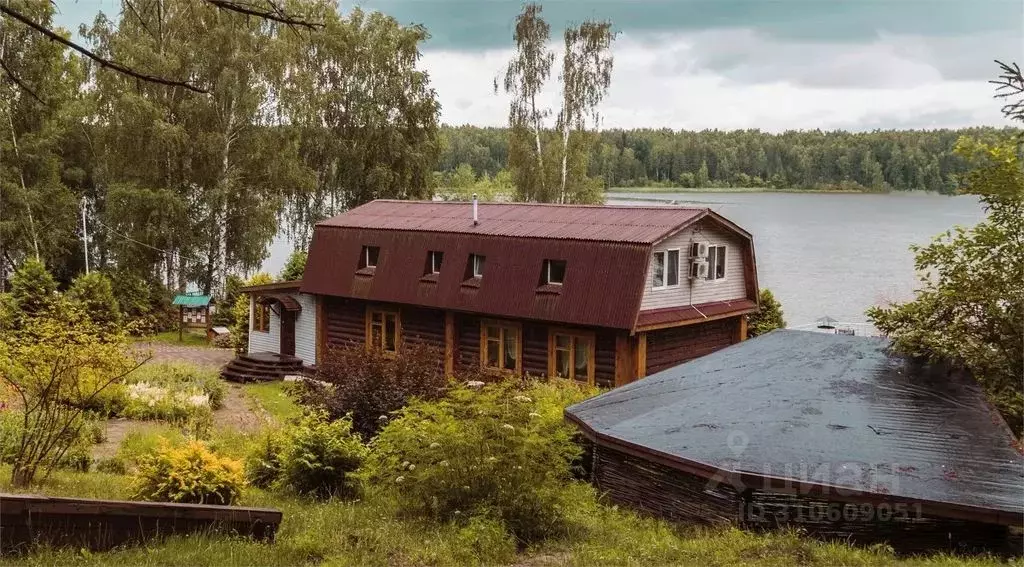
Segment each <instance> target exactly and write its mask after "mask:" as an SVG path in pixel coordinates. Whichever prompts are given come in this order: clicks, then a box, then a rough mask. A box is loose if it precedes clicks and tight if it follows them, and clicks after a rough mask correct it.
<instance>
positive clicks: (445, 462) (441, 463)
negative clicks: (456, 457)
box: [437, 461, 448, 467]
mask: <svg viewBox="0 0 1024 567" xmlns="http://www.w3.org/2000/svg"><path fill="white" fill-rule="evenodd" d="M437 464H439V465H441V466H442V467H447V466H448V461H441V462H440V463H437Z"/></svg>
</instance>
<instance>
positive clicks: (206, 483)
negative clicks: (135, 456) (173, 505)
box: [132, 441, 244, 505]
mask: <svg viewBox="0 0 1024 567" xmlns="http://www.w3.org/2000/svg"><path fill="white" fill-rule="evenodd" d="M243 484H244V478H243V476H242V464H241V463H239V462H238V461H233V460H231V459H227V458H221V457H218V456H217V455H215V454H213V452H212V451H210V450H209V449H208V448H207V447H206V445H204V444H203V443H202V442H201V441H190V442H189V443H187V444H185V445H183V446H180V447H171V446H168V445H166V444H165V445H164V446H162V447H161V448H160V449H158V450H157V452H156V454H155V455H152V456H150V457H147V458H144V459H143V460H142V462H141V463H140V464H139V470H138V472H137V473H136V474H135V477H134V479H133V481H132V487H133V489H134V494H135V498H138V499H141V500H153V501H159V502H185V503H191V504H224V505H227V504H231V503H232V502H234V501H235V500H236V499H237V498H238V496H239V495H240V494H241V492H242V485H243Z"/></svg>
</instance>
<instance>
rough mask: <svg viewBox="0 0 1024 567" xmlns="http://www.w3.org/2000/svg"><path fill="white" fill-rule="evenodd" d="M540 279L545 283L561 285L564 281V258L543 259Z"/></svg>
mask: <svg viewBox="0 0 1024 567" xmlns="http://www.w3.org/2000/svg"><path fill="white" fill-rule="evenodd" d="M542 281H543V282H544V283H545V284H547V285H562V283H564V282H565V260H544V273H543V274H542Z"/></svg>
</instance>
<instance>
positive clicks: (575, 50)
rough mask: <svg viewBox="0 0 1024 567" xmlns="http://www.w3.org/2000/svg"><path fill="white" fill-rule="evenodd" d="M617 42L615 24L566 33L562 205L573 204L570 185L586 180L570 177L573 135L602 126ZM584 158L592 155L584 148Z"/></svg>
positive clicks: (561, 127)
mask: <svg viewBox="0 0 1024 567" xmlns="http://www.w3.org/2000/svg"><path fill="white" fill-rule="evenodd" d="M614 40H615V33H614V32H612V24H611V22H593V21H586V22H583V23H582V24H580V26H579V27H575V28H574V27H569V28H568V29H566V30H565V53H564V56H563V59H562V73H561V75H560V76H559V79H560V80H561V82H562V109H561V111H560V112H559V113H558V121H557V128H558V130H560V131H561V136H562V169H561V185H560V188H559V193H558V202H559V203H566V202H569V201H570V200H572V197H571V194H570V193H569V190H570V187H569V184H570V183H572V182H576V183H580V182H581V181H585V171H586V169H585V168H584V170H583V171H584V174H583V177H584V179H570V177H569V156H570V151H571V148H570V144H569V141H570V140H569V139H570V136H571V135H572V134H573V132H578V135H582V134H584V133H585V132H586V128H587V121H588V119H591V118H592V119H593V121H594V125H595V127H596V126H597V125H598V123H599V115H598V111H597V107H598V105H599V104H600V103H601V101H602V100H603V99H604V97H605V95H606V94H607V93H608V87H609V86H610V85H611V82H612V56H611V45H612V42H613V41H614ZM580 151H582V152H583V153H584V154H586V153H589V152H588V150H587V149H586V148H581V150H580Z"/></svg>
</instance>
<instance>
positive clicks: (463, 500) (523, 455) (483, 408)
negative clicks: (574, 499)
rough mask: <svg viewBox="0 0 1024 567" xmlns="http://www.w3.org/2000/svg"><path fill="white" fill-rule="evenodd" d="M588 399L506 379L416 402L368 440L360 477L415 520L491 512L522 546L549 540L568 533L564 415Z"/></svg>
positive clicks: (569, 449)
mask: <svg viewBox="0 0 1024 567" xmlns="http://www.w3.org/2000/svg"><path fill="white" fill-rule="evenodd" d="M594 393H596V391H591V390H581V389H580V388H579V387H578V386H576V385H574V384H569V383H563V382H557V383H555V382H553V383H540V382H529V383H525V384H523V383H518V382H513V381H505V382H500V383H495V384H489V385H486V386H482V387H479V388H469V387H455V388H453V389H452V390H450V391H449V393H448V395H447V396H446V397H445V398H443V399H441V400H437V401H433V402H428V401H415V402H413V403H412V404H410V405H409V406H408V407H406V408H405V409H403V410H401V411H400V412H399V416H398V418H397V419H395V420H393V421H392V422H390V423H389V424H388V425H387V426H385V427H384V429H383V430H381V432H380V433H379V434H378V436H377V437H376V438H375V439H374V441H373V442H372V444H371V459H370V462H369V463H368V465H367V467H366V468H365V470H364V473H363V474H364V476H365V478H366V479H367V480H369V481H370V482H373V483H376V484H381V485H386V486H389V487H390V489H391V491H392V492H393V493H394V495H395V496H396V498H397V499H398V501H399V503H400V505H401V506H402V508H403V509H404V510H405V511H407V512H409V513H411V514H414V515H420V516H427V517H430V518H433V519H437V520H441V521H449V520H461V519H464V518H469V517H473V516H478V515H490V516H492V517H495V518H496V519H498V520H500V521H501V522H502V523H503V524H504V525H505V526H506V527H507V528H508V530H509V531H511V532H512V534H513V535H514V536H515V537H516V538H518V539H519V540H520V541H522V542H532V541H537V540H540V539H543V538H545V537H549V536H551V535H555V534H557V533H559V532H561V531H562V530H563V529H564V528H565V509H564V507H563V506H564V504H565V490H564V488H565V485H566V483H569V482H572V474H571V468H572V463H573V461H574V459H576V458H577V457H578V456H579V454H580V448H579V447H578V446H577V445H576V444H575V443H574V442H573V435H574V433H575V432H574V429H573V428H572V427H571V426H570V425H568V424H566V423H564V421H563V419H562V411H563V409H564V408H565V406H566V405H569V404H571V403H573V402H576V401H579V400H581V399H584V398H586V397H588V396H589V395H592V394H594Z"/></svg>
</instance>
